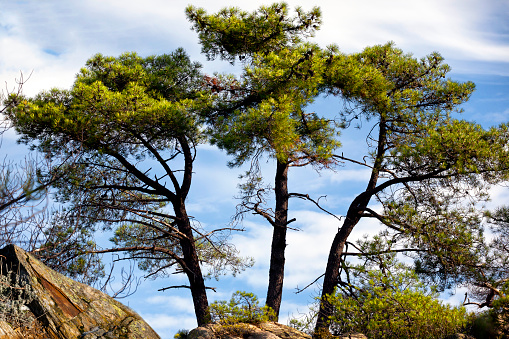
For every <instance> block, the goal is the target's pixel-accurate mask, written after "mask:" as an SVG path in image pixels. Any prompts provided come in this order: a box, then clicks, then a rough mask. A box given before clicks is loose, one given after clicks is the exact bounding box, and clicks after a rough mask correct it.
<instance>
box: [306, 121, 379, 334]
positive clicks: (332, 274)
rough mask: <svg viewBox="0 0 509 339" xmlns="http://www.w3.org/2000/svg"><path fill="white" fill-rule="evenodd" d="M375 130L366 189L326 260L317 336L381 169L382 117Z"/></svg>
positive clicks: (324, 326)
mask: <svg viewBox="0 0 509 339" xmlns="http://www.w3.org/2000/svg"><path fill="white" fill-rule="evenodd" d="M379 128H380V129H379V132H378V143H377V153H376V157H375V161H374V164H373V168H372V170H371V177H370V179H369V182H368V185H367V187H366V190H365V191H364V192H362V193H361V194H359V195H358V196H357V197H356V198H355V199H354V200H353V201H352V203H351V205H350V207H349V208H348V212H347V213H346V218H345V222H344V223H343V226H342V227H341V228H340V229H339V231H338V233H336V236H335V237H334V240H333V242H332V245H331V249H330V252H329V258H328V260H327V267H326V269H325V275H324V280H323V287H322V295H321V299H320V309H319V311H318V319H317V322H316V326H315V338H318V337H319V336H320V335H321V334H322V333H323V332H324V331H328V326H329V318H330V316H331V315H332V312H333V309H332V306H331V304H330V303H329V302H328V301H327V296H329V295H331V294H332V293H334V288H335V287H336V286H337V284H338V283H339V278H340V277H339V269H340V267H341V260H342V258H341V256H342V255H343V249H344V247H345V244H346V241H347V239H348V237H349V236H350V233H352V230H353V228H354V227H355V226H356V225H357V224H358V223H359V220H360V219H361V218H362V214H363V213H364V211H365V209H366V207H367V206H368V204H369V201H370V199H371V197H372V196H373V194H374V192H375V188H376V184H377V182H378V178H379V176H380V170H381V169H382V166H383V160H384V153H385V144H386V140H387V128H386V122H385V119H384V117H383V116H381V117H380V127H379Z"/></svg>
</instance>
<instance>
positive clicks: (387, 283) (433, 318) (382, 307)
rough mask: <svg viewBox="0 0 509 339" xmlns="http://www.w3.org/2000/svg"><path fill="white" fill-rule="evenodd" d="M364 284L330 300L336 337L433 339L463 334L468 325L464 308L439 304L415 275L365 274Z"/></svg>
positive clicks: (401, 272) (397, 271)
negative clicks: (343, 334) (360, 334)
mask: <svg viewBox="0 0 509 339" xmlns="http://www.w3.org/2000/svg"><path fill="white" fill-rule="evenodd" d="M392 268H393V269H394V267H392ZM363 276H364V278H365V280H364V281H360V285H359V286H358V287H357V288H356V289H355V290H354V292H353V293H352V292H351V293H345V292H344V291H337V292H336V293H335V294H334V295H332V296H329V297H328V300H329V301H330V302H331V304H332V306H333V307H334V315H333V316H332V317H331V319H330V320H331V331H332V332H333V333H334V334H342V333H349V332H361V333H364V334H365V335H366V336H367V337H368V338H381V339H382V338H383V339H392V338H394V339H396V338H398V339H404V338H412V339H420V338H422V339H433V338H444V337H447V336H449V335H453V334H454V333H457V332H460V331H461V330H462V329H463V328H464V326H465V325H466V322H467V315H466V310H465V308H464V307H451V306H450V305H447V304H444V303H443V302H442V301H440V300H438V299H437V297H438V295H437V293H436V292H435V291H433V290H432V289H429V288H427V287H426V286H425V285H424V284H423V283H422V282H420V281H419V279H418V277H417V276H416V275H415V273H414V272H412V271H410V270H404V269H402V268H399V269H398V268H396V269H394V270H392V272H388V271H385V270H384V271H381V270H370V271H365V272H364V274H363Z"/></svg>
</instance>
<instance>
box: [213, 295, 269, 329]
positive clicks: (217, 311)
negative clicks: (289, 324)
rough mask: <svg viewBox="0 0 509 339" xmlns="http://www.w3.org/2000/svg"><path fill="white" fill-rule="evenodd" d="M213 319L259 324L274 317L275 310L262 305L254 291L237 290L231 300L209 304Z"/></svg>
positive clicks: (218, 321)
mask: <svg viewBox="0 0 509 339" xmlns="http://www.w3.org/2000/svg"><path fill="white" fill-rule="evenodd" d="M209 310H210V314H211V316H212V321H213V322H216V323H219V324H222V325H232V324H238V323H248V324H258V323H262V322H265V321H269V320H271V319H274V311H272V309H270V308H269V307H268V306H263V307H260V305H259V302H258V298H257V297H256V296H255V295H254V294H253V293H248V292H244V291H237V292H235V293H234V294H233V295H232V298H231V299H230V301H229V302H226V301H224V300H222V301H215V302H213V303H212V304H211V305H210V306H209Z"/></svg>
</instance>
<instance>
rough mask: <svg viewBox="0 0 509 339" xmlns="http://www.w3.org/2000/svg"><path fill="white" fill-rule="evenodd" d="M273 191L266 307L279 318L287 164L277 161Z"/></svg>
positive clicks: (282, 271) (285, 225)
mask: <svg viewBox="0 0 509 339" xmlns="http://www.w3.org/2000/svg"><path fill="white" fill-rule="evenodd" d="M274 191H275V195H276V209H275V218H274V231H273V234H272V247H271V254H270V268H269V287H268V291H267V301H266V305H267V306H268V307H270V308H271V309H272V310H273V311H274V313H275V319H273V320H274V321H277V319H278V317H279V309H280V307H281V297H282V294H283V279H284V275H285V249H286V230H287V224H288V163H282V162H280V161H279V160H278V161H277V167H276V178H275V186H274Z"/></svg>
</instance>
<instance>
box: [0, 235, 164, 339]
mask: <svg viewBox="0 0 509 339" xmlns="http://www.w3.org/2000/svg"><path fill="white" fill-rule="evenodd" d="M0 269H1V272H0V273H1V274H2V275H3V276H4V277H5V275H6V272H13V274H12V275H10V276H9V278H10V279H13V277H12V276H15V278H16V279H17V281H18V282H17V283H16V286H18V285H19V286H22V287H21V288H20V287H17V288H18V289H20V290H22V291H23V292H20V293H25V294H27V293H28V294H29V296H23V295H20V298H23V297H27V298H29V302H28V303H27V304H26V305H23V307H24V309H23V310H22V316H23V317H24V319H25V326H22V327H20V326H16V328H13V326H12V325H9V323H11V324H12V322H9V323H7V322H6V321H2V320H0V339H3V338H13V339H18V338H19V339H21V338H34V339H37V338H51V339H72V338H79V339H98V338H104V339H106V338H125V339H156V338H157V339H160V337H159V336H158V335H157V333H155V331H154V330H153V329H152V328H151V327H150V326H149V325H148V324H147V323H146V322H145V321H144V320H143V319H142V318H141V317H140V316H139V315H138V314H136V312H134V311H133V310H131V309H130V308H129V307H127V306H125V305H122V304H121V303H119V302H118V301H116V300H115V299H113V298H111V297H109V296H108V295H106V294H104V293H102V292H100V291H98V290H96V289H94V288H92V287H90V286H88V285H85V284H82V283H79V282H76V281H74V280H72V279H70V278H68V277H66V276H64V275H62V274H60V273H57V272H55V271H53V270H51V269H49V268H48V267H47V266H45V265H44V264H42V263H41V262H40V261H39V260H37V259H35V258H34V257H33V256H31V255H30V254H28V253H26V252H25V251H23V250H22V249H20V248H19V247H17V246H14V245H9V246H7V247H5V248H3V249H2V250H0ZM0 306H2V305H0ZM27 314H28V315H27ZM27 321H30V322H31V323H30V324H29V326H26V325H27V324H26V322H27Z"/></svg>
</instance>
